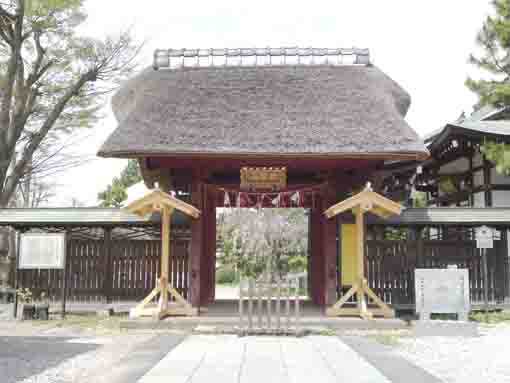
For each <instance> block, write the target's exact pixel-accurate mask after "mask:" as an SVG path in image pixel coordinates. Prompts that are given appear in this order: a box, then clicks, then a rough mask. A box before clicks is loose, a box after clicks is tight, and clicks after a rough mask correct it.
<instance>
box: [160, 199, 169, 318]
mask: <svg viewBox="0 0 510 383" xmlns="http://www.w3.org/2000/svg"><path fill="white" fill-rule="evenodd" d="M170 213H171V211H170V209H168V208H167V207H163V211H162V212H161V277H160V279H159V285H160V288H161V298H160V299H161V303H160V310H161V311H162V310H166V309H167V308H168V283H169V278H168V275H169V270H168V269H169V265H170Z"/></svg>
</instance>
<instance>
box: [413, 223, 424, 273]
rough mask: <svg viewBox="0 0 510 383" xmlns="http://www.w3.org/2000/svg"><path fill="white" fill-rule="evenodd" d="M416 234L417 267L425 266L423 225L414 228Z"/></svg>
mask: <svg viewBox="0 0 510 383" xmlns="http://www.w3.org/2000/svg"><path fill="white" fill-rule="evenodd" d="M414 230H415V231H414V235H415V240H416V265H415V268H423V267H424V265H425V259H424V247H423V227H420V226H419V227H417V228H415V229H414Z"/></svg>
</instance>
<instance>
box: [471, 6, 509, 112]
mask: <svg viewBox="0 0 510 383" xmlns="http://www.w3.org/2000/svg"><path fill="white" fill-rule="evenodd" d="M492 6H493V7H494V10H495V14H494V15H492V16H489V17H487V19H486V20H485V22H484V23H483V26H482V29H481V30H480V32H479V33H478V35H477V38H476V42H477V45H478V46H479V47H480V48H481V49H482V50H483V53H482V54H481V55H480V56H478V55H474V54H472V55H471V56H470V57H469V61H470V63H472V64H473V65H475V66H477V67H478V68H480V69H482V70H483V71H485V72H488V73H489V74H490V75H491V77H492V78H491V79H489V80H486V79H479V80H475V79H472V78H469V77H468V79H467V80H466V86H467V87H468V88H469V89H470V90H471V91H473V92H475V93H476V94H477V95H478V97H479V104H478V107H481V106H484V105H493V106H497V107H501V106H508V105H510V0H494V1H493V2H492Z"/></svg>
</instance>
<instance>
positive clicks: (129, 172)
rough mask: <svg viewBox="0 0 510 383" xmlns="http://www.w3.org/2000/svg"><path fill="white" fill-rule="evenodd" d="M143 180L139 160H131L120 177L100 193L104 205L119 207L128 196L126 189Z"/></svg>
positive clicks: (99, 196)
mask: <svg viewBox="0 0 510 383" xmlns="http://www.w3.org/2000/svg"><path fill="white" fill-rule="evenodd" d="M141 180H142V177H141V175H140V169H139V165H138V161H137V160H129V161H128V164H127V166H126V167H125V168H124V169H123V170H122V172H121V173H120V176H119V177H115V178H114V179H113V181H112V183H111V184H110V185H108V186H107V188H106V190H104V191H102V192H101V193H99V194H98V196H97V198H98V199H99V200H100V201H101V204H100V205H101V206H102V207H119V206H121V205H122V202H124V200H125V199H126V198H127V194H126V189H127V188H128V187H130V186H132V185H134V184H136V183H138V182H140V181H141Z"/></svg>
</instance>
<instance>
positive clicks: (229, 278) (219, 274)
mask: <svg viewBox="0 0 510 383" xmlns="http://www.w3.org/2000/svg"><path fill="white" fill-rule="evenodd" d="M235 281H236V272H235V271H234V269H232V268H230V267H222V268H219V269H218V270H216V283H217V284H219V285H225V284H231V283H234V282H235Z"/></svg>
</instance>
